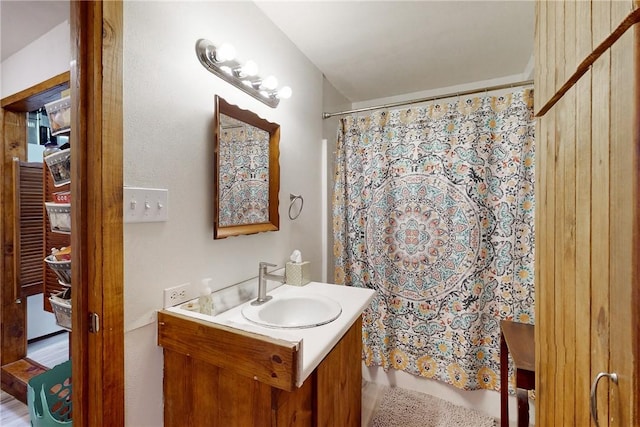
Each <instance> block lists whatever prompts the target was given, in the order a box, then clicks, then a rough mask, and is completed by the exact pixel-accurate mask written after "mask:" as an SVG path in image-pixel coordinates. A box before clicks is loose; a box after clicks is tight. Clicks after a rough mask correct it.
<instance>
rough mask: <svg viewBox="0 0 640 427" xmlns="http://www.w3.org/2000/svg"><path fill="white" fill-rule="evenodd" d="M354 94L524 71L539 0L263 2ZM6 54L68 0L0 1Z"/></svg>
mask: <svg viewBox="0 0 640 427" xmlns="http://www.w3.org/2000/svg"><path fill="white" fill-rule="evenodd" d="M256 4H257V6H258V7H259V8H260V9H261V10H262V11H263V12H264V13H265V15H266V16H267V17H268V18H269V19H270V20H271V21H272V22H273V23H274V24H275V25H276V26H278V27H279V28H280V29H281V30H282V31H283V33H284V34H285V35H286V36H287V37H288V38H289V39H290V40H291V41H292V42H293V43H294V44H295V45H296V46H297V47H298V48H299V49H300V50H301V51H302V52H303V53H304V54H305V55H306V56H307V57H308V58H309V59H310V60H311V62H313V63H314V64H315V65H316V67H318V69H320V71H322V73H323V74H324V75H325V76H326V78H327V79H328V80H329V81H330V82H331V83H332V84H333V85H334V86H335V87H336V89H338V90H339V91H340V92H341V93H342V94H343V95H344V96H345V97H346V98H348V99H349V100H350V101H351V102H360V101H366V100H371V99H378V98H385V97H390V96H395V95H401V94H405V93H412V92H420V91H427V90H431V89H437V88H443V87H450V86H457V85H464V84H468V83H473V82H480V81H485V80H492V79H499V78H505V77H513V76H524V77H525V78H528V77H527V76H526V74H527V73H528V72H530V71H531V70H530V67H531V64H532V62H531V58H532V57H533V27H534V2H533V1H513V0H511V1H509V0H506V1H453V0H447V1H409V2H404V1H258V2H257V3H256ZM0 15H1V23H0V28H1V31H2V33H1V37H0V40H1V46H0V51H1V57H2V60H4V59H5V58H6V57H8V56H10V55H11V54H13V53H15V52H17V51H18V50H20V49H21V48H22V47H24V46H26V45H27V44H29V43H31V42H32V41H33V40H35V39H37V38H38V37H40V36H41V35H43V34H44V33H46V32H47V31H49V30H50V29H52V28H53V27H54V26H56V25H57V24H59V23H61V22H63V21H65V20H67V19H69V2H68V1H12V0H1V1H0Z"/></svg>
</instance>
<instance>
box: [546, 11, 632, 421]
mask: <svg viewBox="0 0 640 427" xmlns="http://www.w3.org/2000/svg"><path fill="white" fill-rule="evenodd" d="M636 4H637V3H636ZM631 5H632V2H631V1H612V2H603V1H597V2H595V1H594V2H572V1H571V2H569V1H568V2H563V4H562V5H560V4H554V5H551V4H550V2H539V4H538V5H537V7H536V11H537V14H538V16H537V21H536V22H537V23H536V27H537V28H536V49H537V52H539V53H540V54H538V55H537V56H536V92H537V98H536V103H537V108H540V107H541V105H540V104H541V103H543V104H544V103H546V101H547V100H548V99H550V98H551V97H552V96H553V95H554V94H555V89H557V88H558V87H560V86H562V85H563V84H564V83H565V81H563V79H566V78H568V76H570V75H571V74H572V73H573V71H574V70H575V67H576V65H577V64H579V63H580V62H581V61H582V60H584V59H585V58H586V57H587V56H588V55H589V54H590V53H591V52H592V51H593V46H596V45H598V44H599V43H600V42H602V40H604V39H605V38H606V37H607V36H609V34H610V33H611V31H612V30H613V29H614V28H616V27H617V26H618V25H619V24H620V22H622V20H623V19H624V18H626V17H627V15H628V14H629V13H630V12H631V10H632V9H631ZM560 23H562V24H563V25H562V27H560ZM639 37H640V36H638V34H636V33H635V29H633V28H632V29H631V30H629V31H628V33H627V34H626V35H624V36H623V37H622V38H621V39H620V40H618V41H617V42H616V43H615V44H614V45H613V47H612V48H610V49H609V50H607V51H606V52H605V53H604V54H603V55H602V56H601V57H600V58H599V59H598V60H596V61H595V62H594V64H593V66H592V68H591V70H590V71H587V73H586V74H584V75H583V76H582V78H581V79H580V80H579V81H578V83H577V84H576V85H575V86H574V87H573V88H571V89H570V90H569V91H568V92H566V93H565V95H564V96H563V97H562V98H560V100H559V101H558V103H557V104H556V105H555V106H554V107H553V108H552V109H551V110H549V112H547V114H546V115H544V116H543V117H542V118H540V120H539V123H538V127H537V135H536V150H537V162H536V174H537V176H536V186H537V187H536V197H537V199H536V325H537V327H536V368H537V370H538V375H537V383H536V388H537V396H536V397H537V402H536V414H537V420H536V421H537V424H538V425H542V426H545V427H546V426H554V425H556V426H564V425H590V424H591V421H590V414H589V391H590V390H589V389H590V385H591V381H592V380H593V379H594V378H595V376H596V375H597V374H598V373H599V372H616V373H618V374H619V375H620V384H619V385H618V386H615V385H613V384H611V383H610V384H607V385H605V384H604V383H605V382H607V380H606V379H604V380H602V383H601V384H600V387H599V389H598V410H599V414H598V415H599V417H598V418H599V420H600V425H616V426H618V425H619V426H628V425H633V424H634V423H636V422H637V421H638V415H639V410H638V388H639V387H640V386H639V385H638V378H637V376H638V375H637V373H636V371H637V367H636V366H635V364H636V357H637V352H638V347H639V345H638V330H640V325H639V324H638V313H637V311H638V309H637V307H638V298H639V294H640V290H638V288H639V286H638V283H637V282H638V281H639V280H638V279H635V281H634V277H637V270H640V267H638V264H640V259H638V258H640V235H639V234H640V215H639V214H640V212H639V211H640V208H639V207H638V206H639V205H640V200H638V195H637V192H638V191H639V190H638V187H639V186H640V183H639V179H638V167H639V162H638V156H639V154H638V151H640V144H638V142H639V141H638V139H640V136H639V135H638V126H637V123H638V120H639V119H640V112H638V109H637V108H636V104H637V100H636V97H637V95H638V93H640V89H638V73H637V71H638V70H637V65H636V64H638V60H637V58H636V56H635V53H637V51H636V50H637V47H638V46H636V44H637V43H638V40H640V38H639ZM552 40H553V42H551V41H552ZM545 46H546V48H545ZM552 87H553V89H550V88H552ZM634 269H635V270H636V271H635V274H634ZM586 337H589V338H586ZM607 420H609V422H608V421H607Z"/></svg>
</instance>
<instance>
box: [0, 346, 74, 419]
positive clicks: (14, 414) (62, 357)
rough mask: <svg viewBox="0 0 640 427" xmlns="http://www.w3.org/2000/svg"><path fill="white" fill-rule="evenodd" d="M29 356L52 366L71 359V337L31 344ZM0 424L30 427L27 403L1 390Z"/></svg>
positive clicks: (49, 366)
mask: <svg viewBox="0 0 640 427" xmlns="http://www.w3.org/2000/svg"><path fill="white" fill-rule="evenodd" d="M27 357H29V358H30V359H32V360H34V361H36V362H39V363H41V364H42V365H44V366H46V367H48V368H52V367H54V366H56V365H58V364H59V363H62V362H64V361H66V360H69V338H68V334H67V333H63V334H59V335H56V336H53V337H51V338H47V339H46V340H42V341H37V342H35V343H32V344H29V347H28V350H27ZM0 426H2V427H30V426H31V420H30V418H29V409H28V407H27V405H25V404H23V403H22V402H20V401H19V400H16V399H14V398H13V396H11V395H10V394H8V393H5V392H4V391H0Z"/></svg>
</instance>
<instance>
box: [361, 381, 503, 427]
mask: <svg viewBox="0 0 640 427" xmlns="http://www.w3.org/2000/svg"><path fill="white" fill-rule="evenodd" d="M494 426H495V420H494V419H493V418H491V417H489V416H487V415H485V414H483V413H481V412H478V411H474V410H472V409H467V408H463V407H461V406H456V405H454V404H453V403H450V402H447V401H445V400H442V399H438V398H437V397H433V396H430V395H428V394H424V393H418V392H416V391H411V390H405V389H402V388H398V387H391V388H389V389H388V390H387V391H386V393H385V394H384V396H383V397H382V402H381V403H380V406H378V410H377V411H376V413H375V414H374V416H373V419H372V420H371V423H370V424H369V427H494Z"/></svg>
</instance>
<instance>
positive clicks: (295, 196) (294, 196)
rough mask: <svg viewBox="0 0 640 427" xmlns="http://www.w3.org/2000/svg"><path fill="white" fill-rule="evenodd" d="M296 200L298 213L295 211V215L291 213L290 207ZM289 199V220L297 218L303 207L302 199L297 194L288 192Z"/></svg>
mask: <svg viewBox="0 0 640 427" xmlns="http://www.w3.org/2000/svg"><path fill="white" fill-rule="evenodd" d="M296 200H300V209H298V213H296V214H295V215H292V214H291V208H293V205H294V203H295V202H296ZM289 201H290V202H291V203H289V219H290V220H294V219H298V217H299V216H300V213H301V212H302V208H303V207H304V199H303V198H302V196H301V195H299V194H289Z"/></svg>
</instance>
